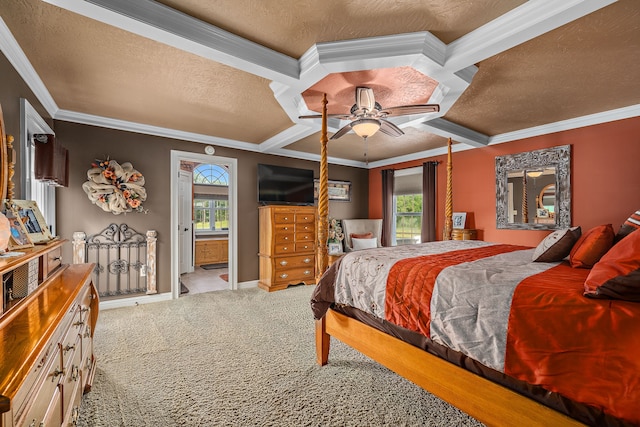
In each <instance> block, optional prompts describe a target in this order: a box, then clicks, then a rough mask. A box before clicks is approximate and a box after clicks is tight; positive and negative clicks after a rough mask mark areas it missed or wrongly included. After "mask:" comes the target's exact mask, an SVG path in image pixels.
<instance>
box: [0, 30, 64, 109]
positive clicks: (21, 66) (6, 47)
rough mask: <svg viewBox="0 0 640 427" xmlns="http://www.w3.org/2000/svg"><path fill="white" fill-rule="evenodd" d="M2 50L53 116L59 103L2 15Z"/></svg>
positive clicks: (0, 46)
mask: <svg viewBox="0 0 640 427" xmlns="http://www.w3.org/2000/svg"><path fill="white" fill-rule="evenodd" d="M0 50H1V51H2V53H4V56H6V57H7V59H8V60H9V62H10V63H11V65H12V66H13V68H15V70H16V71H17V72H18V74H20V77H22V80H24V81H25V82H26V83H27V86H29V88H30V89H31V91H32V92H33V93H34V95H35V96H36V98H38V101H40V103H41V104H42V106H43V107H44V109H45V110H47V113H49V116H51V117H53V116H54V115H55V114H56V112H57V111H58V105H57V104H56V102H55V101H54V100H53V97H52V96H51V94H50V93H49V91H48V90H47V87H46V86H45V85H44V82H43V81H42V79H40V76H39V75H38V73H37V72H36V70H35V69H34V68H33V66H32V65H31V62H29V59H28V58H27V56H26V55H25V54H24V52H23V51H22V48H21V47H20V45H19V44H18V41H17V40H16V39H15V37H13V34H12V33H11V30H9V27H7V25H6V24H5V22H4V20H3V19H2V17H0Z"/></svg>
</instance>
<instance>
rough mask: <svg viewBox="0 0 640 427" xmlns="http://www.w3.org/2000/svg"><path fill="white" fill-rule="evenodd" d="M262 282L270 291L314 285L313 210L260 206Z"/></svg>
mask: <svg viewBox="0 0 640 427" xmlns="http://www.w3.org/2000/svg"><path fill="white" fill-rule="evenodd" d="M259 213H260V253H259V256H260V281H259V282H258V286H259V287H261V288H262V289H265V290H267V291H270V292H271V291H277V290H280V289H285V288H287V287H288V286H289V285H295V284H300V283H305V284H307V285H309V284H314V283H315V256H316V247H315V238H316V232H315V223H316V209H315V207H314V206H284V205H267V206H260V208H259Z"/></svg>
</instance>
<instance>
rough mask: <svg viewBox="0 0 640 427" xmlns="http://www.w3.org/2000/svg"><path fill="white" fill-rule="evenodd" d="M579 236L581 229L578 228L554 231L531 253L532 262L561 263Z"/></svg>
mask: <svg viewBox="0 0 640 427" xmlns="http://www.w3.org/2000/svg"><path fill="white" fill-rule="evenodd" d="M581 234H582V229H581V228H580V227H572V228H567V229H564V230H557V231H554V232H553V233H551V234H549V235H548V236H547V237H545V238H544V239H543V240H542V242H540V244H538V246H537V247H536V250H535V251H534V252H533V262H557V261H562V260H563V259H564V258H565V257H566V256H567V255H569V252H571V249H572V248H573V245H574V244H575V243H576V242H577V241H578V239H579V238H580V235H581Z"/></svg>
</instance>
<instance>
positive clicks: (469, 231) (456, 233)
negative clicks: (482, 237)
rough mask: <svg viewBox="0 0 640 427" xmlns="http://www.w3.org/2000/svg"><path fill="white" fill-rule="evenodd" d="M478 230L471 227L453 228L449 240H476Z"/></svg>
mask: <svg viewBox="0 0 640 427" xmlns="http://www.w3.org/2000/svg"><path fill="white" fill-rule="evenodd" d="M477 239H478V230H476V229H473V228H454V229H453V230H451V240H477Z"/></svg>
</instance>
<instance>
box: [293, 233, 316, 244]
mask: <svg viewBox="0 0 640 427" xmlns="http://www.w3.org/2000/svg"><path fill="white" fill-rule="evenodd" d="M315 238H316V236H315V234H313V233H296V242H313V241H314V240H315Z"/></svg>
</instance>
